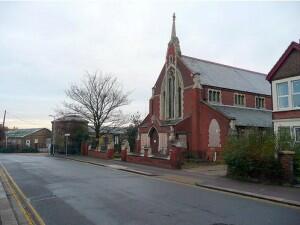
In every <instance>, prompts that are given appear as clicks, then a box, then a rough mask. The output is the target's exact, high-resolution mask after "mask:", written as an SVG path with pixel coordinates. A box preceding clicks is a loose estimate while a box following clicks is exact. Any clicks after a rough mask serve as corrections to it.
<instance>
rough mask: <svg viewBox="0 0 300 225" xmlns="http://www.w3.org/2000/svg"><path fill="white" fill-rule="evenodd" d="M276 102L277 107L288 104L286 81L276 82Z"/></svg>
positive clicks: (285, 106)
mask: <svg viewBox="0 0 300 225" xmlns="http://www.w3.org/2000/svg"><path fill="white" fill-rule="evenodd" d="M277 103H278V107H279V108H287V107H288V106H289V86H288V82H283V83H279V84H277Z"/></svg>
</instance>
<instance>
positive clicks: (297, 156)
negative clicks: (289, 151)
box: [294, 145, 300, 183]
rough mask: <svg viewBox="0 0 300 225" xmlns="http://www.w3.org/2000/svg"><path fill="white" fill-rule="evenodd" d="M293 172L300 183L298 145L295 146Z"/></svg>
mask: <svg viewBox="0 0 300 225" xmlns="http://www.w3.org/2000/svg"><path fill="white" fill-rule="evenodd" d="M294 151H295V158H294V171H295V176H296V177H297V178H298V182H299V183H300V145H297V146H295V149H294Z"/></svg>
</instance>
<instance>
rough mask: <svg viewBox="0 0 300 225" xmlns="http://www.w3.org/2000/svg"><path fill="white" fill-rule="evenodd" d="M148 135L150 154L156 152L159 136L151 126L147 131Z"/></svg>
mask: <svg viewBox="0 0 300 225" xmlns="http://www.w3.org/2000/svg"><path fill="white" fill-rule="evenodd" d="M149 137H150V147H151V151H152V154H157V153H158V145H159V137H158V133H157V130H156V129H155V128H152V129H151V130H150V132H149Z"/></svg>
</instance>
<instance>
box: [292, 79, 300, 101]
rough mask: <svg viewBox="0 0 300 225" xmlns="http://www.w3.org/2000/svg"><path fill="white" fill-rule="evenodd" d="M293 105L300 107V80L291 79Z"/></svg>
mask: <svg viewBox="0 0 300 225" xmlns="http://www.w3.org/2000/svg"><path fill="white" fill-rule="evenodd" d="M292 99H293V107H300V80H294V81H292Z"/></svg>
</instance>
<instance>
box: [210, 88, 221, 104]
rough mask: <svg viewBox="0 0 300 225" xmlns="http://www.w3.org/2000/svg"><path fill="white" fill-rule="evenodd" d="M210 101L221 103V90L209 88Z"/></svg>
mask: <svg viewBox="0 0 300 225" xmlns="http://www.w3.org/2000/svg"><path fill="white" fill-rule="evenodd" d="M208 101H210V102H214V103H221V91H218V90H212V89H210V90H208Z"/></svg>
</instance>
